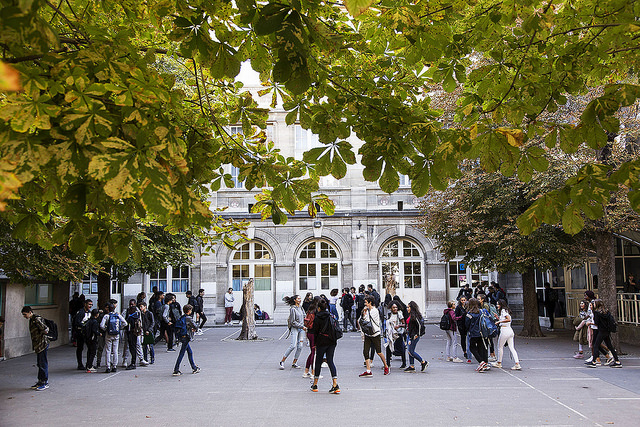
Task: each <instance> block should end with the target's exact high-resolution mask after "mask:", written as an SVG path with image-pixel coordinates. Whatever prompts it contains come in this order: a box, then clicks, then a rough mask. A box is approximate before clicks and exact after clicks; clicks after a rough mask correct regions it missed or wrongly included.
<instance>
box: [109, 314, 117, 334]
mask: <svg viewBox="0 0 640 427" xmlns="http://www.w3.org/2000/svg"><path fill="white" fill-rule="evenodd" d="M119 333H120V316H118V313H109V321H107V334H109V335H118V334H119Z"/></svg>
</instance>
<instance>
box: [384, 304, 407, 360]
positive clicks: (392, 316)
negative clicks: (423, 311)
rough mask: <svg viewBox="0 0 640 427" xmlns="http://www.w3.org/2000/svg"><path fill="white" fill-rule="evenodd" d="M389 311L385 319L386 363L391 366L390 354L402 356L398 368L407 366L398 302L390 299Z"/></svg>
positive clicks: (403, 330) (403, 331)
mask: <svg viewBox="0 0 640 427" xmlns="http://www.w3.org/2000/svg"><path fill="white" fill-rule="evenodd" d="M390 305H391V312H390V313H389V319H387V338H388V341H389V345H388V346H387V364H388V365H389V367H391V356H392V355H394V354H395V355H396V356H400V357H401V358H402V365H401V366H400V369H404V368H406V367H407V356H406V354H405V353H406V352H405V345H404V343H405V341H406V334H405V326H406V322H405V321H404V315H403V314H402V311H400V310H399V309H398V304H397V303H396V302H394V301H393V300H391V303H390Z"/></svg>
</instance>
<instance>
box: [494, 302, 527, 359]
mask: <svg viewBox="0 0 640 427" xmlns="http://www.w3.org/2000/svg"><path fill="white" fill-rule="evenodd" d="M497 309H498V312H499V313H500V317H499V319H498V320H497V321H496V324H497V325H498V326H499V327H500V335H499V337H498V360H497V361H496V362H495V363H492V364H491V366H493V367H495V368H502V355H503V354H504V345H505V344H508V345H509V351H510V352H511V356H512V357H513V360H514V362H515V363H516V364H515V365H513V367H511V369H512V370H514V371H519V370H521V369H522V368H521V367H520V359H518V352H516V346H515V345H514V343H513V338H514V337H515V333H514V332H513V329H512V328H511V309H510V308H509V306H508V305H507V302H506V301H505V300H503V299H501V300H498V306H497Z"/></svg>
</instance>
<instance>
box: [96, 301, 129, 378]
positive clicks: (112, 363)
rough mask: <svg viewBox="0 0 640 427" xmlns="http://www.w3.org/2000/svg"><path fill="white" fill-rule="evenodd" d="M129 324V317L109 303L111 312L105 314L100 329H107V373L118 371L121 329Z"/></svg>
mask: <svg viewBox="0 0 640 427" xmlns="http://www.w3.org/2000/svg"><path fill="white" fill-rule="evenodd" d="M126 324H127V319H125V318H124V316H123V315H122V314H120V313H118V312H117V311H116V306H115V304H109V314H105V316H104V317H103V318H102V322H101V323H100V329H102V330H103V331H105V344H104V346H105V350H106V352H107V356H106V357H107V360H106V365H107V370H106V371H105V373H107V374H108V373H109V372H116V367H117V366H118V345H119V344H120V329H122V328H123V327H124V325H126Z"/></svg>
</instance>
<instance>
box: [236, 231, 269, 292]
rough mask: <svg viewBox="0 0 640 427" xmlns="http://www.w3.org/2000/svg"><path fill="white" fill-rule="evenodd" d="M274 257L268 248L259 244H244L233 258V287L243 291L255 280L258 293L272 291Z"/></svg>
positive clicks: (254, 284) (254, 283)
mask: <svg viewBox="0 0 640 427" xmlns="http://www.w3.org/2000/svg"><path fill="white" fill-rule="evenodd" d="M272 269H273V257H272V256H271V252H270V251H269V248H267V246H265V245H263V244H262V243H259V242H249V243H244V244H242V245H241V246H240V247H239V248H238V249H236V250H235V252H234V253H233V255H232V257H231V286H232V287H233V290H234V291H242V286H243V285H244V284H245V283H246V282H247V281H248V280H249V279H250V278H253V286H254V289H255V290H256V291H270V290H271V277H272Z"/></svg>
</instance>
